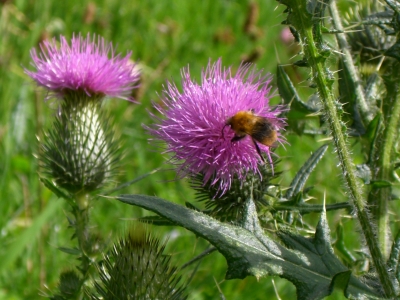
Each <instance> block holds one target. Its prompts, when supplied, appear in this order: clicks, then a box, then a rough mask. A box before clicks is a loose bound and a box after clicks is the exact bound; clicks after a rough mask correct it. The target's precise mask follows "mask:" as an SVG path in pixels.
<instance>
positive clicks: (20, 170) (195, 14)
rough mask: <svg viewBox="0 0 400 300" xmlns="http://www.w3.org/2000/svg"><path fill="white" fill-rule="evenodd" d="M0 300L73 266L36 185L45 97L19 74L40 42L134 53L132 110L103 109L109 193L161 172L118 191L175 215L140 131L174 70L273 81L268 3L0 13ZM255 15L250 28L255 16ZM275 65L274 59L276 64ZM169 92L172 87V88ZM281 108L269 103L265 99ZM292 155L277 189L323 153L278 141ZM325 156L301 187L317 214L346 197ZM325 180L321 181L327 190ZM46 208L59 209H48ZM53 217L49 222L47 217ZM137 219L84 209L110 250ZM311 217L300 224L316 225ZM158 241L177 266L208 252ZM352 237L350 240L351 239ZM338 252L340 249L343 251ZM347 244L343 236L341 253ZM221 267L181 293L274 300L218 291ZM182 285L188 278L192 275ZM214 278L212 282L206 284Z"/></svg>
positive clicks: (151, 0)
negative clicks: (96, 42) (244, 74)
mask: <svg viewBox="0 0 400 300" xmlns="http://www.w3.org/2000/svg"><path fill="white" fill-rule="evenodd" d="M251 7H253V9H255V10H254V11H253V12H256V15H257V14H258V16H259V17H258V18H257V17H256V18H255V21H254V24H253V27H252V28H251V29H250V30H247V31H246V30H244V24H245V23H246V19H247V18H248V16H249V11H251ZM0 8H1V18H0V107H1V109H0V170H1V173H0V196H1V200H0V212H1V216H2V217H1V218H0V228H1V235H0V245H1V247H0V259H1V260H0V261H1V263H4V261H3V260H5V259H7V260H9V261H8V263H7V265H5V266H6V267H3V268H0V271H1V272H0V299H36V298H39V295H40V294H43V293H47V292H48V289H49V290H54V288H55V286H56V283H57V278H58V276H59V274H60V272H61V271H62V270H64V269H66V268H71V267H70V266H71V265H75V261H74V260H73V258H71V256H68V255H66V254H64V253H62V252H60V251H58V250H57V247H60V246H67V245H70V238H71V234H72V231H71V230H69V229H68V224H67V220H66V215H68V207H67V205H66V204H65V203H61V204H60V203H59V202H61V201H62V200H59V199H56V198H55V196H54V195H52V193H51V192H50V191H48V190H47V189H46V188H45V187H43V186H42V185H41V184H40V182H39V180H38V174H37V172H38V169H37V162H36V159H35V157H34V154H35V153H36V152H37V137H40V136H41V132H42V128H43V127H45V126H49V122H50V121H51V118H52V114H54V110H53V109H52V108H51V105H50V104H51V103H49V102H44V101H43V98H44V97H45V96H46V95H45V92H44V91H43V90H42V89H39V88H37V87H36V86H35V84H34V83H33V82H32V81H31V80H30V78H28V76H26V75H25V74H24V72H23V68H24V67H27V68H29V67H30V58H29V51H30V49H31V48H32V47H38V44H39V42H40V41H41V40H43V39H44V38H50V37H58V36H59V35H60V34H62V35H64V36H66V37H67V38H69V37H71V36H72V34H73V33H78V32H81V33H82V34H83V35H86V33H87V32H90V33H95V34H99V35H101V36H103V37H104V38H106V39H107V40H108V41H112V42H113V44H114V45H117V52H121V53H126V52H127V51H131V50H132V51H133V55H132V58H133V59H134V60H135V61H138V62H139V63H140V65H141V67H142V71H143V77H142V86H141V88H140V89H139V90H138V91H136V97H137V100H138V101H139V102H140V104H138V105H133V104H132V103H129V102H126V101H117V100H109V101H107V103H106V105H107V108H108V109H109V111H110V114H112V115H113V117H114V118H115V124H116V130H117V132H118V134H120V135H121V138H122V141H123V143H124V144H123V147H124V149H125V153H126V155H125V158H124V160H123V162H122V165H123V168H122V173H121V175H120V176H119V178H118V180H117V181H118V182H120V183H121V182H126V181H129V180H132V179H133V178H136V177H138V176H140V175H143V174H145V173H147V172H150V171H151V170H153V169H154V168H157V167H160V166H163V167H164V169H165V170H164V171H161V172H158V173H156V174H154V175H152V176H151V177H149V178H146V179H144V180H143V181H141V182H140V183H139V184H136V185H133V186H131V187H129V188H126V189H125V190H123V192H124V193H141V194H148V195H157V196H159V197H162V198H165V199H168V200H171V201H175V202H178V203H181V204H183V203H184V202H185V201H192V202H193V201H194V200H193V192H192V191H191V189H190V188H189V186H188V184H187V182H185V181H184V180H176V178H175V174H174V172H173V171H172V170H171V168H172V166H171V165H169V164H166V163H165V162H166V157H165V156H163V155H162V154H160V151H157V150H158V149H154V147H153V146H151V145H149V144H148V138H149V136H148V135H147V134H146V131H145V130H144V129H143V127H142V124H151V122H152V121H151V119H150V118H149V115H148V111H152V108H151V102H152V101H158V99H159V96H158V93H161V91H162V84H163V83H165V80H173V81H175V82H177V83H179V81H180V69H181V68H182V67H185V66H188V65H190V69H191V72H192V74H193V75H194V76H195V77H196V78H198V79H199V78H200V72H201V69H202V68H203V67H204V66H205V65H206V64H207V63H208V61H209V59H212V60H216V59H217V58H219V57H222V58H223V64H224V65H225V66H229V65H233V66H234V67H237V66H238V65H239V64H240V62H241V61H242V60H246V59H248V58H251V57H253V58H255V59H254V61H255V62H256V63H257V66H258V68H264V69H265V70H266V71H268V72H271V73H274V72H275V69H276V64H277V61H280V62H285V63H287V62H289V58H290V56H292V53H289V51H288V50H287V49H286V46H285V45H283V44H282V43H281V41H280V39H279V34H280V31H281V30H282V29H283V26H281V25H280V23H281V22H282V20H283V18H284V16H283V14H282V11H283V7H278V8H277V2H275V1H261V0H259V1H239V0H237V1H232V0H231V1H228V0H221V1H214V0H201V1H200V0H197V1H187V0H175V1H159V0H146V1H130V2H125V1H124V2H123V1H116V0H102V1H101V0H98V1H87V0H82V1H75V0H74V1H72V0H70V1H45V0H36V1H35V0H30V1H29V0H15V1H13V0H8V1H7V0H2V1H0ZM256 15H255V16H256ZM277 56H279V57H277ZM178 86H179V84H178ZM274 101H275V103H278V102H279V99H278V97H276V98H275V99H274ZM287 139H288V141H289V143H290V146H289V145H288V146H287V147H286V150H285V149H283V148H282V147H280V148H278V149H277V153H278V155H279V156H280V157H281V158H282V163H281V164H280V166H278V168H279V169H280V170H283V171H284V173H283V176H282V178H281V183H282V184H286V185H287V184H289V183H290V180H291V179H292V178H293V174H294V173H295V172H296V171H297V170H298V169H299V168H300V167H301V165H302V164H303V163H304V162H305V161H306V160H307V158H308V156H309V154H310V153H311V152H312V151H314V150H316V149H317V148H318V147H319V146H320V145H321V142H318V141H316V139H315V138H312V137H307V136H303V137H300V138H299V137H298V136H294V135H292V136H288V137H287ZM332 150H333V149H332V148H331V149H330V151H329V153H328V154H327V155H326V156H327V157H325V158H324V159H323V160H322V161H321V163H320V165H319V166H318V167H317V169H316V171H315V172H314V174H313V175H312V177H311V179H310V182H311V183H313V184H315V185H316V188H315V191H314V195H315V197H316V201H317V202H318V203H322V196H323V194H324V193H325V192H327V194H328V195H329V197H330V199H327V202H337V201H343V198H344V195H343V192H342V190H341V189H339V188H338V187H339V186H340V185H341V182H340V179H339V177H338V171H337V167H336V165H335V162H334V161H335V159H334V155H333V153H332V152H333V151H332ZM326 174H330V175H329V180H328V182H326V181H327V180H326V179H327V178H326ZM54 203H57V205H55V204H54ZM49 212H51V214H49ZM144 215H147V212H145V211H142V210H139V209H135V208H132V207H127V206H124V205H121V204H120V203H116V202H115V201H112V200H109V199H104V198H100V199H99V200H97V201H96V202H95V203H94V205H93V209H92V220H91V222H92V226H93V228H94V229H95V230H97V231H98V232H99V233H101V235H102V236H104V237H106V239H108V240H109V241H110V242H111V241H112V240H113V239H115V238H116V237H118V236H119V235H120V234H123V232H124V230H126V229H127V228H128V227H129V224H130V222H131V220H132V219H133V218H137V217H140V216H144ZM317 218H318V215H317V214H315V215H312V216H310V217H309V218H308V219H307V220H310V222H312V223H314V224H315V223H316V222H317ZM154 230H155V231H157V232H159V234H160V236H163V235H169V236H171V238H170V242H169V244H168V248H167V253H173V254H174V259H175V261H176V262H177V263H178V264H181V263H182V262H185V261H188V260H190V259H191V258H192V257H193V256H194V255H196V254H199V253H201V252H202V251H203V250H205V249H206V248H207V243H206V242H205V241H203V240H197V239H196V238H195V237H194V236H193V234H191V233H189V232H187V231H185V230H182V229H177V228H159V227H156V228H154ZM354 235H355V233H354ZM346 240H347V239H346ZM352 240H356V238H355V237H354V236H349V237H348V241H349V242H350V241H352ZM225 271H226V262H225V260H224V259H223V257H222V256H221V255H220V254H218V253H214V254H212V255H210V256H209V257H206V258H205V259H204V260H203V261H202V263H201V265H200V267H199V269H198V271H197V273H196V274H195V276H194V278H193V281H192V282H191V284H190V286H189V291H190V297H189V299H217V298H218V289H217V287H216V285H215V281H216V282H219V285H220V288H221V290H222V291H223V293H224V295H225V297H226V299H244V298H243V297H245V298H246V299H278V298H277V297H276V296H275V291H274V287H273V285H272V278H262V279H261V280H260V281H259V282H257V280H256V279H255V278H246V279H244V280H230V281H224V275H225ZM186 275H190V271H188V272H187V274H186ZM214 278H215V281H214ZM274 280H275V284H276V288H277V291H278V294H279V296H280V297H281V299H293V298H294V297H295V290H294V287H293V285H292V284H290V283H288V282H286V281H285V280H282V279H279V278H274Z"/></svg>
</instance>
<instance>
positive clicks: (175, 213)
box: [117, 195, 380, 300]
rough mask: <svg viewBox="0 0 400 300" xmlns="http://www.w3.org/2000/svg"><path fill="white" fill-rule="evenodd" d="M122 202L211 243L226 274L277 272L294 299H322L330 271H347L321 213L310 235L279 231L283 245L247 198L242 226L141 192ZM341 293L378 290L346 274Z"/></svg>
mask: <svg viewBox="0 0 400 300" xmlns="http://www.w3.org/2000/svg"><path fill="white" fill-rule="evenodd" d="M117 199H118V200H119V201H121V202H123V203H127V204H130V205H136V206H139V207H142V208H145V209H147V210H150V211H153V212H155V213H157V214H159V215H161V216H163V217H165V218H166V219H168V220H170V221H172V222H174V223H176V224H178V225H180V226H182V227H184V228H186V229H188V230H190V231H192V232H194V233H195V234H197V235H199V236H201V237H203V238H205V239H206V240H208V241H209V242H210V243H211V244H213V245H214V246H215V247H216V248H217V249H218V251H219V252H220V253H221V254H223V255H224V256H225V258H226V260H227V263H228V271H227V274H226V278H227V279H234V278H244V277H246V276H250V275H251V276H256V277H257V278H260V277H262V276H266V275H277V276H280V277H283V278H286V279H288V280H289V281H291V282H292V283H293V284H294V285H295V286H296V287H297V293H298V296H299V298H298V299H307V300H312V299H322V298H323V297H325V296H327V295H329V294H330V292H331V291H332V286H333V283H332V282H333V279H334V277H335V275H337V274H339V273H343V272H346V271H348V269H347V268H346V267H345V266H344V265H343V264H342V263H341V262H340V261H339V260H338V259H337V258H336V256H335V255H334V253H333V250H332V248H331V246H330V235H329V228H328V225H327V221H326V216H325V213H323V214H322V216H321V220H320V222H319V224H318V227H317V231H316V233H315V237H314V239H307V238H305V237H302V236H299V235H296V234H294V233H292V232H290V231H281V232H280V233H279V237H280V238H281V239H282V240H283V242H284V243H285V244H286V245H287V246H286V247H284V246H282V245H280V244H278V243H277V242H275V241H274V240H273V239H271V238H270V237H269V236H268V235H266V234H265V233H264V231H263V229H262V228H261V227H260V224H259V220H258V217H257V211H256V208H255V205H254V202H253V201H252V200H251V199H249V200H248V201H247V206H246V218H245V222H243V226H244V228H243V227H239V226H234V225H231V224H226V223H222V222H220V221H218V220H216V219H213V218H212V217H210V216H207V215H205V214H203V213H200V212H197V211H192V210H190V209H187V208H185V207H182V206H179V205H177V204H174V203H172V202H169V201H166V200H163V199H160V198H157V197H150V196H144V195H120V196H118V197H117ZM346 296H347V297H352V299H366V298H365V297H368V299H378V298H379V296H380V294H379V293H378V292H376V291H374V290H373V289H371V288H369V287H368V286H367V285H366V284H364V283H362V282H361V281H360V280H358V279H357V278H355V277H354V276H350V279H349V281H348V286H347V289H346Z"/></svg>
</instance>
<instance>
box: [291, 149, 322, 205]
mask: <svg viewBox="0 0 400 300" xmlns="http://www.w3.org/2000/svg"><path fill="white" fill-rule="evenodd" d="M327 149H328V145H323V146H321V147H320V148H319V149H318V150H317V151H315V152H314V153H313V154H312V155H311V156H310V158H309V159H308V160H307V161H306V162H305V164H304V165H303V166H302V167H301V169H300V170H299V171H298V172H297V174H296V176H295V178H294V179H293V180H292V182H291V184H290V188H289V189H288V190H287V192H286V195H285V198H286V199H290V198H292V197H293V196H294V195H297V194H298V193H299V192H300V191H301V190H302V189H303V187H304V185H305V184H306V181H307V179H308V177H309V176H310V174H311V173H312V171H313V170H314V169H315V167H316V166H317V164H318V162H319V161H320V160H321V158H322V157H323V156H324V154H325V152H326V150H327Z"/></svg>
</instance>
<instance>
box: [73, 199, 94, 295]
mask: <svg viewBox="0 0 400 300" xmlns="http://www.w3.org/2000/svg"><path fill="white" fill-rule="evenodd" d="M75 202H76V204H77V205H76V206H75V207H73V213H74V216H75V235H76V238H77V240H78V247H79V250H80V252H81V257H80V262H81V265H80V266H79V270H80V272H81V273H82V276H83V277H82V285H81V289H80V294H79V299H83V296H84V294H83V286H84V284H85V282H86V281H87V279H88V276H89V268H90V265H91V263H90V258H89V256H88V254H87V248H88V247H90V244H89V242H90V239H89V230H88V229H89V199H88V195H87V194H77V195H76V196H75Z"/></svg>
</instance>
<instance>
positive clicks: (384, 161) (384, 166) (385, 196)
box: [376, 83, 400, 258]
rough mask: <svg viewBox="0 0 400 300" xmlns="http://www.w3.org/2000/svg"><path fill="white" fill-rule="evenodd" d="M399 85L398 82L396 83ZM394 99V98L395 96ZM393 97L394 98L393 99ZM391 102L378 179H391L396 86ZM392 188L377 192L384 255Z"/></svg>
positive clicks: (399, 103) (398, 111)
mask: <svg viewBox="0 0 400 300" xmlns="http://www.w3.org/2000/svg"><path fill="white" fill-rule="evenodd" d="M395 84H396V85H397V83H395ZM392 97H393V98H394V99H393V98H392ZM391 98H392V99H391ZM385 101H387V102H388V103H391V105H390V109H388V110H387V112H388V114H387V120H386V122H385V124H386V127H385V129H384V133H383V143H382V147H381V151H380V155H379V158H380V159H379V162H378V169H379V171H380V172H379V174H378V180H382V181H390V177H391V171H392V169H393V168H392V166H391V158H392V151H393V146H394V141H395V139H397V135H398V124H399V118H400V93H399V88H398V87H397V86H396V90H395V95H393V94H391V95H388V97H387V98H386V99H385ZM391 191H392V190H391V188H390V187H386V188H381V189H379V190H378V193H377V209H376V217H377V221H378V239H379V244H380V247H381V249H382V251H383V253H384V257H386V258H387V257H388V256H389V251H390V241H389V214H388V209H389V201H390V198H391Z"/></svg>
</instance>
